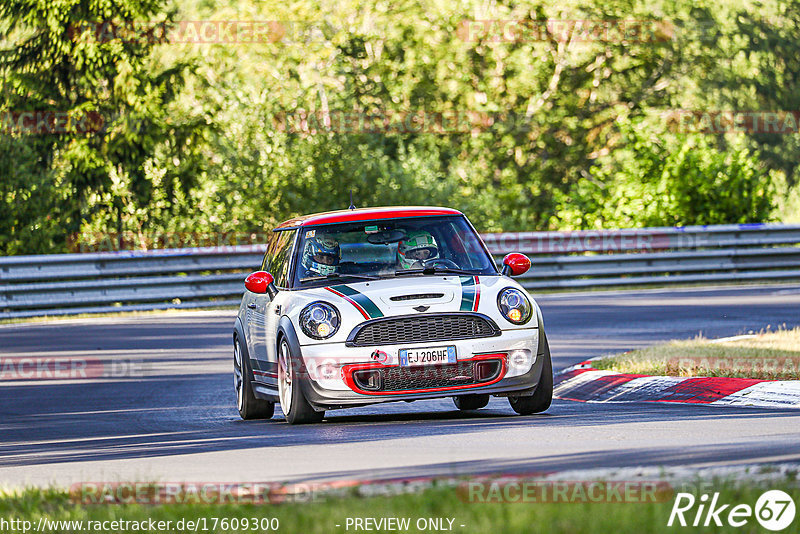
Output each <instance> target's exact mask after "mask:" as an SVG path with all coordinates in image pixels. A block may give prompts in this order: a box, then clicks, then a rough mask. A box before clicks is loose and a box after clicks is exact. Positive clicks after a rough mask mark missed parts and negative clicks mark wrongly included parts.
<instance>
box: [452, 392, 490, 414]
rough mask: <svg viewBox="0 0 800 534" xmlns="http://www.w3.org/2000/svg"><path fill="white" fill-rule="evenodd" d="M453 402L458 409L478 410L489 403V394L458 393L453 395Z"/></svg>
mask: <svg viewBox="0 0 800 534" xmlns="http://www.w3.org/2000/svg"><path fill="white" fill-rule="evenodd" d="M453 402H454V403H455V405H456V408H458V409H459V410H462V411H463V410H480V409H481V408H483V407H484V406H486V405H487V404H489V395H459V396H458V397H453Z"/></svg>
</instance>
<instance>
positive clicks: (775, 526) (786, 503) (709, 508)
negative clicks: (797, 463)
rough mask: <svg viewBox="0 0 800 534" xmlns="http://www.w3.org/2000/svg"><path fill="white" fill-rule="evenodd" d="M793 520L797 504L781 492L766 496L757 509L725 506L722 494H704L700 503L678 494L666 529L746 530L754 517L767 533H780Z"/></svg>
mask: <svg viewBox="0 0 800 534" xmlns="http://www.w3.org/2000/svg"><path fill="white" fill-rule="evenodd" d="M794 516H795V504H794V500H792V497H791V496H790V495H789V494H787V493H785V492H783V491H781V490H770V491H767V492H765V493H763V494H762V495H761V496H760V497H759V498H758V500H757V501H756V505H755V507H752V506H750V505H749V504H737V505H732V504H730V503H727V504H724V503H722V502H720V494H719V493H714V494H713V495H711V497H709V495H708V494H707V493H704V494H703V495H701V496H700V498H699V499H697V498H696V497H695V496H694V495H693V494H691V493H678V494H677V495H676V496H675V503H674V504H673V505H672V512H670V514H669V521H668V522H667V526H668V527H671V526H672V525H673V524H676V525H680V526H682V527H686V526H693V527H699V526H703V527H708V526H711V525H716V526H718V527H721V526H723V525H725V524H727V525H729V526H731V527H743V526H745V525H747V524H748V523H749V522H750V520H751V519H752V518H753V517H755V519H756V521H758V523H759V524H760V525H761V526H762V527H764V528H765V529H767V530H772V531H774V532H778V531H781V530H783V529H785V528H786V527H788V526H789V525H791V524H792V521H794Z"/></svg>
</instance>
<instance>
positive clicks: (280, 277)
mask: <svg viewBox="0 0 800 534" xmlns="http://www.w3.org/2000/svg"><path fill="white" fill-rule="evenodd" d="M296 238H297V231H296V230H282V231H281V232H280V237H279V239H278V246H277V252H276V254H275V257H274V260H273V263H272V269H273V271H272V276H274V277H275V286H276V287H277V288H278V289H279V290H286V289H288V288H289V285H290V273H291V269H292V268H293V267H292V260H293V258H294V257H295V253H294V246H295V241H296ZM283 300H285V299H281V298H278V299H276V301H283ZM276 301H270V302H268V303H267V304H266V318H265V319H266V329H265V335H266V339H265V343H264V349H265V354H264V360H265V362H266V364H267V366H268V367H270V368H274V369H275V370H276V372H277V366H278V357H277V342H278V324H279V323H280V320H281V316H282V315H283V313H284V310H282V309H281V305H280V304H279V302H276Z"/></svg>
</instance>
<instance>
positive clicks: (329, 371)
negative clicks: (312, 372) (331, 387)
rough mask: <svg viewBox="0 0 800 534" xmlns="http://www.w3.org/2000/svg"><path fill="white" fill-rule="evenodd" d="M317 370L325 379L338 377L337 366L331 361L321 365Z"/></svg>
mask: <svg viewBox="0 0 800 534" xmlns="http://www.w3.org/2000/svg"><path fill="white" fill-rule="evenodd" d="M317 371H318V372H319V375H320V376H321V377H322V378H324V379H325V380H333V379H334V378H336V366H335V365H331V364H330V363H326V364H324V365H320V366H319V367H318V368H317Z"/></svg>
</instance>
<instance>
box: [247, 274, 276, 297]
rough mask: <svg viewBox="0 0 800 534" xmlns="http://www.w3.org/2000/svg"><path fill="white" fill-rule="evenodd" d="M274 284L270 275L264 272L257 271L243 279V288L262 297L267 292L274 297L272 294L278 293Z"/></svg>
mask: <svg viewBox="0 0 800 534" xmlns="http://www.w3.org/2000/svg"><path fill="white" fill-rule="evenodd" d="M274 282H275V279H274V278H272V275H271V274H269V273H267V272H264V271H257V272H254V273H251V274H250V275H249V276H248V277H247V278H245V280H244V287H246V288H247V290H248V291H250V292H252V293H257V294H260V295H263V294H264V293H267V292H269V294H270V295H273V296H274V293H277V292H278V290H277V289H275V284H274Z"/></svg>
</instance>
